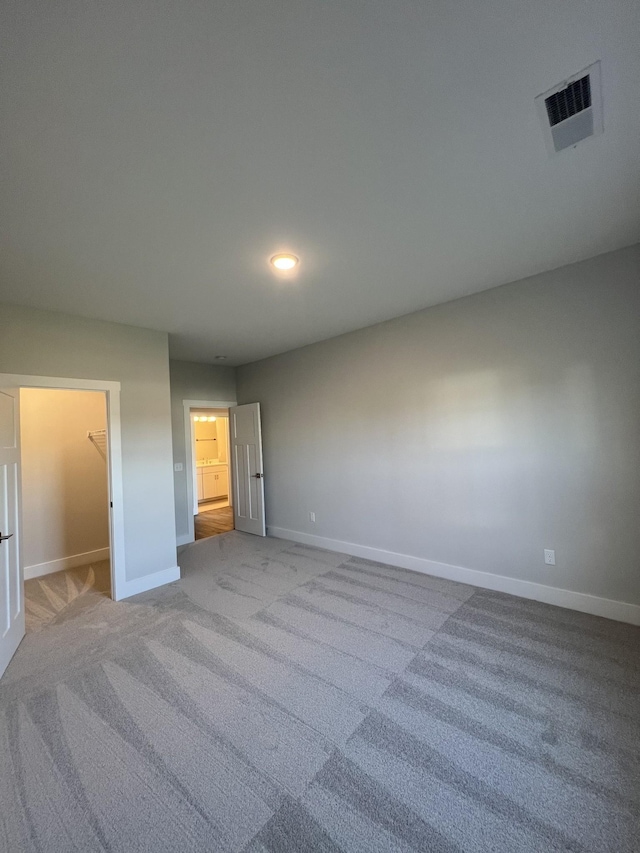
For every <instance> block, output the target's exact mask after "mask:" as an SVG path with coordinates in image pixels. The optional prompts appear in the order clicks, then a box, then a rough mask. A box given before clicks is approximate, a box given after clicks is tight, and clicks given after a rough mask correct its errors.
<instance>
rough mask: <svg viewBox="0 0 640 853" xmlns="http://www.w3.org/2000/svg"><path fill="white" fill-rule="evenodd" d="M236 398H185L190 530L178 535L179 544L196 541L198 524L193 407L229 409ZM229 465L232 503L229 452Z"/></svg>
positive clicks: (185, 443) (228, 431)
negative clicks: (195, 491)
mask: <svg viewBox="0 0 640 853" xmlns="http://www.w3.org/2000/svg"><path fill="white" fill-rule="evenodd" d="M237 405H238V404H237V402H236V401H235V400H183V401H182V407H183V414H184V449H185V466H184V471H185V475H186V478H187V525H188V531H187V533H186V534H183V535H182V536H180V537H178V541H177V544H178V545H188V544H189V543H190V542H195V541H196V526H195V522H194V517H193V507H194V506H195V502H194V480H193V444H192V441H191V438H192V436H191V430H192V423H191V414H190V413H191V409H228V408H230V407H231V406H237ZM229 434H230V429H229V430H227V437H228V436H229ZM227 458H228V460H229V461H228V465H229V498H230V501H229V502H230V503H231V498H232V493H231V482H232V479H233V477H232V476H231V454H230V453H228V454H227Z"/></svg>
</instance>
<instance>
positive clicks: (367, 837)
mask: <svg viewBox="0 0 640 853" xmlns="http://www.w3.org/2000/svg"><path fill="white" fill-rule="evenodd" d="M180 562H181V565H182V568H183V574H184V577H183V579H182V580H181V581H179V582H178V583H176V584H172V585H171V586H169V587H165V588H164V589H162V590H158V591H155V592H153V593H147V594H145V595H143V596H138V597H137V598H136V599H130V600H129V601H126V602H121V603H118V604H116V603H114V602H112V601H110V600H109V599H107V598H105V597H104V596H101V595H87V594H86V593H84V594H79V595H76V596H70V600H69V603H68V604H66V606H65V607H63V608H61V609H59V610H58V611H56V616H55V619H52V620H49V622H48V624H46V625H43V624H40V625H38V627H39V628H40V630H38V631H34V632H32V633H30V634H29V635H28V636H27V637H26V639H25V641H24V642H23V644H22V645H21V647H20V649H19V651H18V653H17V655H16V657H15V658H14V660H13V661H12V663H11V665H10V667H9V669H8V671H7V673H6V675H5V677H4V678H3V679H2V682H0V804H1V813H0V850H3V851H11V853H17V852H18V851H40V853H42V851H45V853H46V852H47V851H56V853H58V851H71V850H75V851H104V850H108V851H123V853H124V852H125V851H126V853H135V851H150V852H151V851H153V853H165V851H179V853H187V851H246V853H264V852H265V851H270V853H316V851H318V853H320V851H322V853H333V851H350V853H351V851H353V852H354V853H355V851H358V853H383V851H384V853H388V851H398V853H416V852H417V851H420V852H421V853H424V851H442V853H453V851H469V852H470V851H473V853H476V852H477V853H480V851H483V853H484V851H499V853H517V851H527V853H528V852H529V851H531V853H533V851H535V853H540V852H541V851H545V853H547V851H600V853H631V851H637V850H639V849H640V846H639V844H638V839H639V838H640V817H639V815H640V750H639V746H638V744H639V739H638V735H639V733H640V713H639V709H640V703H639V701H638V700H639V698H640V689H639V688H640V629H637V628H632V627H630V626H626V625H622V624H618V623H615V622H609V621H606V620H603V619H598V618H595V617H590V616H585V615H582V614H578V613H573V612H571V611H567V610H561V609H558V608H554V607H550V606H546V605H541V604H537V603H534V602H528V601H523V600H521V599H517V598H513V597H510V596H506V595H500V594H497V593H491V592H486V591H482V590H474V589H472V588H471V587H465V586H462V585H459V584H454V583H449V582H447V581H442V580H438V579H436V578H430V577H427V576H424V575H418V574H413V573H411V572H405V571H402V570H399V569H394V568H391V567H389V566H384V565H380V564H376V563H371V562H368V561H366V560H360V559H355V558H349V557H346V556H344V555H339V554H334V553H330V552H326V551H318V550H315V549H311V548H307V547H304V546H299V545H294V544H293V543H287V542H284V541H280V540H274V539H265V540H261V539H257V538H255V537H251V536H246V535H244V534H241V533H238V532H232V533H227V534H224V535H222V536H217V537H214V538H212V539H207V540H203V541H201V542H197V543H195V544H194V545H191V546H188V547H187V548H186V549H185V550H184V551H183V552H182V554H181V559H180Z"/></svg>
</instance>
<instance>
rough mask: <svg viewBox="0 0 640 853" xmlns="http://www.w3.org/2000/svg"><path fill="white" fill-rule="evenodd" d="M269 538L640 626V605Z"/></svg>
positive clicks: (274, 530)
mask: <svg viewBox="0 0 640 853" xmlns="http://www.w3.org/2000/svg"><path fill="white" fill-rule="evenodd" d="M268 535H269V536H274V537H276V538H277V539H290V540H291V541H292V542H299V543H300V544H302V545H313V546H314V547H315V548H326V549H327V551H339V552H341V553H342V554H349V555H350V556H351V557H364V559H366V560H375V561H376V562H378V563H387V564H388V565H390V566H399V567H400V568H402V569H410V570H412V571H414V572H421V573H422V574H426V575H434V576H435V577H438V578H446V579H447V580H452V581H459V582H460V583H466V584H470V585H471V586H479V587H482V588H483V589H492V590H495V591H496V592H507V593H510V594H511V595H518V596H520V597H521V598H531V599H533V600H534V601H542V602H543V603H544V604H555V605H557V606H558V607H568V608H569V609H570V610H579V611H580V612H582V613H591V614H592V615H594V616H604V617H605V618H606V619H615V620H616V621H618V622H629V623H631V624H632V625H640V605H638V604H627V603H626V602H624V601H614V600H612V599H610V598H600V597H599V596H597V595H588V594H587V593H584V592H574V591H572V590H569V589H559V588H557V587H554V586H547V585H546V584H541V583H534V582H533V581H524V580H519V579H518V578H508V577H505V576H504V575H494V574H491V573H490V572H480V571H477V570H476V569H465V568H463V567H462V566H451V565H449V564H448V563H438V562H436V561H435V560H426V559H424V558H423V557H412V556H410V555H409V554H398V553H396V552H395V551H384V550H382V549H381V548H370V547H369V546H367V545H355V544H353V543H352V542H342V541H341V540H340V539H327V538H326V537H324V536H314V535H313V534H311V533H301V532H300V531H298V530H287V529H286V528H284V527H269V528H268Z"/></svg>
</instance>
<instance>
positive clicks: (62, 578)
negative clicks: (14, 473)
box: [20, 388, 112, 631]
mask: <svg viewBox="0 0 640 853" xmlns="http://www.w3.org/2000/svg"><path fill="white" fill-rule="evenodd" d="M107 436H108V428H107V401H106V394H105V392H104V391H85V390H67V389H57V388H21V389H20V443H21V469H22V470H21V481H22V531H23V546H22V547H23V565H24V579H25V587H24V593H25V620H26V630H27V631H37V630H39V629H41V628H43V627H44V626H45V625H47V624H49V623H52V622H62V621H64V619H65V617H66V615H68V614H69V613H70V609H73V612H74V613H75V611H76V609H77V608H79V607H82V608H85V607H89V606H91V604H92V603H95V602H96V601H98V600H100V599H101V598H103V597H105V596H106V597H107V598H110V597H111V594H112V590H111V561H110V506H109V504H110V499H109V449H108V445H107Z"/></svg>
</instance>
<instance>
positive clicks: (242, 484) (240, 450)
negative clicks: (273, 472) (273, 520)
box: [229, 403, 267, 536]
mask: <svg viewBox="0 0 640 853" xmlns="http://www.w3.org/2000/svg"><path fill="white" fill-rule="evenodd" d="M229 428H230V432H231V452H232V454H233V487H234V488H233V495H234V497H233V500H234V507H233V516H234V520H235V526H236V530H243V531H244V532H245V533H254V534H255V535H256V536H266V535H267V529H266V525H265V519H264V479H263V475H262V430H261V428H260V403H248V404H247V405H245V406H231V407H230V409H229Z"/></svg>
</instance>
